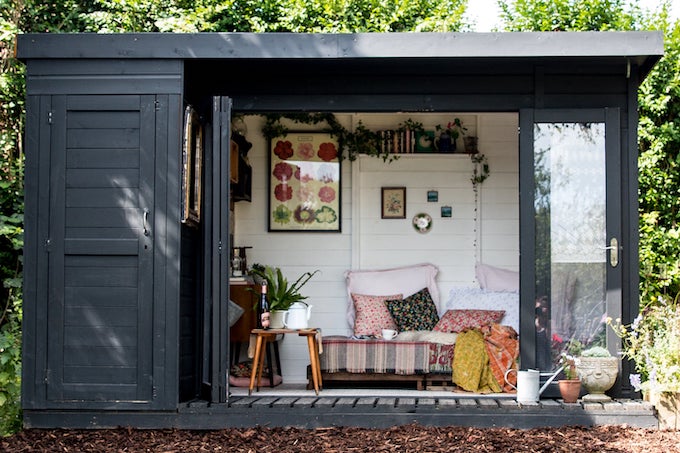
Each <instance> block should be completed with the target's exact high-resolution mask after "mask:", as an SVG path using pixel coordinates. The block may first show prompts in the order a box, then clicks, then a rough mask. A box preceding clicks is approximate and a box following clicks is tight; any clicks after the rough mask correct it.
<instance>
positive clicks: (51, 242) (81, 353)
mask: <svg viewBox="0 0 680 453" xmlns="http://www.w3.org/2000/svg"><path fill="white" fill-rule="evenodd" d="M162 108H164V109H165V110H167V103H161V102H158V100H157V98H156V96H152V95H149V96H139V95H125V96H120V95H118V96H93V95H88V96H54V97H53V98H52V109H51V114H50V122H51V137H52V139H51V152H50V156H51V165H50V178H49V179H50V188H51V190H50V201H49V222H48V223H49V234H48V238H47V239H46V241H45V242H46V243H45V246H46V248H47V250H48V254H47V256H48V269H47V275H48V287H49V289H48V312H47V317H48V334H47V343H48V344H47V349H48V354H47V366H48V369H47V373H46V374H47V376H46V383H47V400H48V401H53V402H68V401H80V402H83V401H92V402H96V403H100V404H101V403H103V402H114V401H115V402H117V403H116V404H117V405H118V406H117V407H120V402H134V403H133V404H134V405H135V406H138V405H139V404H145V403H149V402H152V401H153V400H154V382H153V372H154V354H153V344H154V338H153V328H152V326H153V325H154V324H153V322H152V315H153V300H154V297H153V296H154V288H153V269H154V266H153V256H154V250H153V248H154V229H153V225H154V185H155V182H154V181H155V177H154V174H155V171H154V165H155V162H154V160H155V159H154V158H155V154H156V143H155V141H156V134H155V132H154V131H155V128H156V117H157V115H158V114H159V111H160V110H161V109H162ZM156 360H158V359H156Z"/></svg>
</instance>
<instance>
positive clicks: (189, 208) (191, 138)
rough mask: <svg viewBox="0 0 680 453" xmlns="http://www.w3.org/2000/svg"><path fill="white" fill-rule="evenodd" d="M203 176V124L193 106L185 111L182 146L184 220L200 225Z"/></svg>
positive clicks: (184, 221)
mask: <svg viewBox="0 0 680 453" xmlns="http://www.w3.org/2000/svg"><path fill="white" fill-rule="evenodd" d="M202 176H203V125H202V124H201V121H200V119H199V117H198V113H197V112H196V110H194V108H193V107H191V106H187V108H186V109H185V111H184V143H183V147H182V222H183V223H187V224H191V225H198V224H199V223H200V221H201V196H202V188H203V185H202Z"/></svg>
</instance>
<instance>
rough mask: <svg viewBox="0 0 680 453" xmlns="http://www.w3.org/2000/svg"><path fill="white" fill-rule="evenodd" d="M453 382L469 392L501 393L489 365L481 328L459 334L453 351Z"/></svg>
mask: <svg viewBox="0 0 680 453" xmlns="http://www.w3.org/2000/svg"><path fill="white" fill-rule="evenodd" d="M452 380H453V383H454V384H456V385H457V386H458V387H461V388H462V389H464V390H467V391H469V392H476V393H499V392H501V390H502V389H501V386H500V385H498V382H496V379H495V378H494V376H493V372H492V371H491V366H490V365H489V355H488V354H487V351H486V343H485V341H484V335H483V334H482V333H481V332H480V331H479V330H468V331H466V332H462V333H460V334H458V338H457V339H456V347H455V350H454V353H453V378H452Z"/></svg>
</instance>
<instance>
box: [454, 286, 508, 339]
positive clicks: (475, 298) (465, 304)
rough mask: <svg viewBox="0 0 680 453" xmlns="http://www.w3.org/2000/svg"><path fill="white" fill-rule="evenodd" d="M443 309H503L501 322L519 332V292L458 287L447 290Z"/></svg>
mask: <svg viewBox="0 0 680 453" xmlns="http://www.w3.org/2000/svg"><path fill="white" fill-rule="evenodd" d="M444 306H445V309H450V310H451V309H458V310H460V309H465V308H467V309H479V310H503V311H505V316H504V317H503V319H502V321H501V323H502V324H503V325H506V326H510V327H512V328H513V329H515V332H519V293H516V292H505V291H487V290H484V289H481V288H474V287H460V288H453V289H451V291H450V292H449V300H448V301H447V302H446V303H445V304H444Z"/></svg>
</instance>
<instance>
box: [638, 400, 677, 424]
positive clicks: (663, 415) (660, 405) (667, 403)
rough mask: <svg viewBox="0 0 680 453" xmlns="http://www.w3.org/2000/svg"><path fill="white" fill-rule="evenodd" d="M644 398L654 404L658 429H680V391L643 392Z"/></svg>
mask: <svg viewBox="0 0 680 453" xmlns="http://www.w3.org/2000/svg"><path fill="white" fill-rule="evenodd" d="M644 399H645V400H646V401H649V402H650V403H652V404H653V405H654V409H656V416H657V418H658V419H659V429H662V430H667V431H678V430H680V393H676V392H644Z"/></svg>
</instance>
